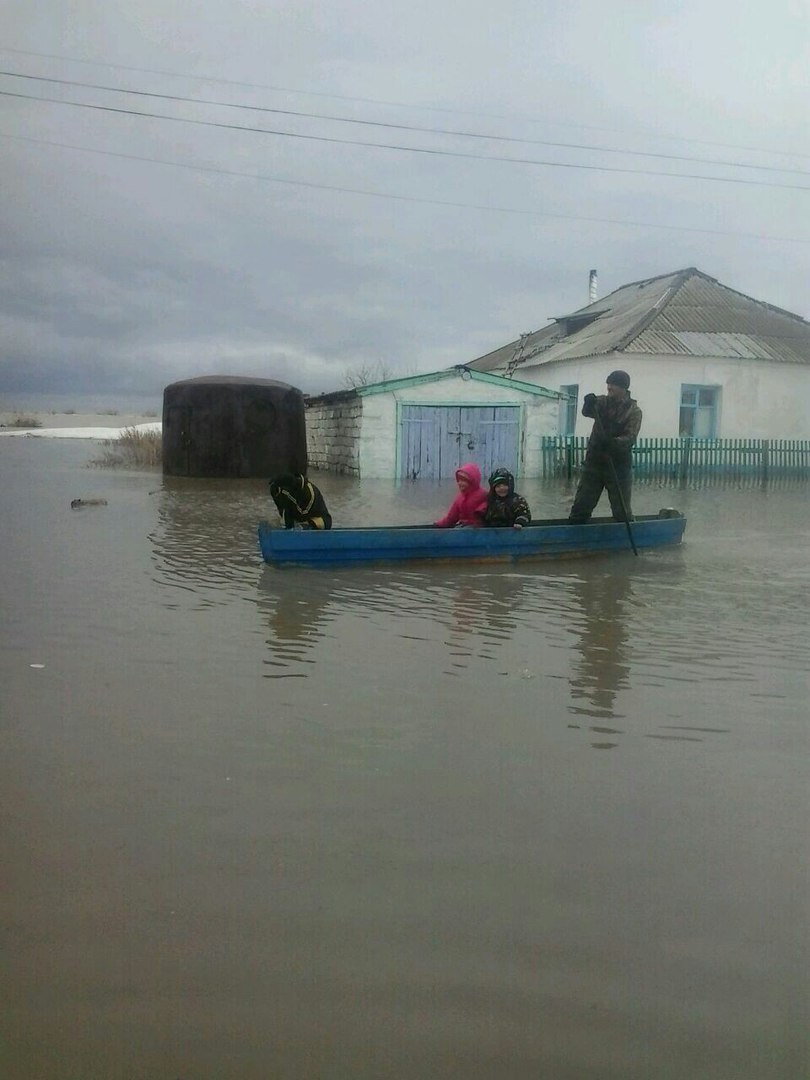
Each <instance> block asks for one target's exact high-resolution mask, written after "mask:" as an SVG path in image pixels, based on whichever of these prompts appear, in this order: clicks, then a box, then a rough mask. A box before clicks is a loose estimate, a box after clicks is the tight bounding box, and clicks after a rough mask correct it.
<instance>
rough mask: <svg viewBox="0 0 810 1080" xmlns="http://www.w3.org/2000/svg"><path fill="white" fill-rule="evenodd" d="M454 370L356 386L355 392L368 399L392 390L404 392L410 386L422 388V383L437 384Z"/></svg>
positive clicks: (452, 373)
mask: <svg viewBox="0 0 810 1080" xmlns="http://www.w3.org/2000/svg"><path fill="white" fill-rule="evenodd" d="M455 374H456V369H455V368H450V369H449V370H447V369H445V370H444V371H431V372H430V373H429V374H427V375H406V376H405V378H404V379H386V380H385V382H378V383H368V385H367V386H356V387H355V392H356V393H357V394H359V395H360V397H369V396H370V395H371V394H388V393H390V392H391V391H392V390H404V389H405V388H406V387H410V386H422V385H423V383H432V382H439V380H440V379H447V378H448V377H449V376H450V375H455Z"/></svg>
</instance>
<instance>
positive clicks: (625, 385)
mask: <svg viewBox="0 0 810 1080" xmlns="http://www.w3.org/2000/svg"><path fill="white" fill-rule="evenodd" d="M605 382H606V383H608V384H609V385H610V386H621V388H622V389H623V390H629V389H630V376H629V375H628V374H627V372H626V371H611V373H610V374H609V375H608V377H607V378H606V379H605Z"/></svg>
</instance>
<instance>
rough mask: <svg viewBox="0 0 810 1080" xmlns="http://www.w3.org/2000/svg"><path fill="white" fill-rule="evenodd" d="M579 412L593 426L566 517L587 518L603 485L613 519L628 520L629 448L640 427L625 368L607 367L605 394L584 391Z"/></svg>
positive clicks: (577, 521) (575, 520)
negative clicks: (589, 419)
mask: <svg viewBox="0 0 810 1080" xmlns="http://www.w3.org/2000/svg"><path fill="white" fill-rule="evenodd" d="M582 415H583V416H589V417H592V418H593V429H592V431H591V435H590V438H589V439H588V448H587V450H586V452H585V463H584V465H583V467H582V477H581V479H580V481H579V486H578V487H577V491H576V495H575V496H574V502H573V505H572V507H571V513H570V515H569V518H568V520H569V521H571V522H572V523H574V524H576V525H582V524H583V523H584V522H586V521H589V520H590V517H591V514H592V513H593V510H594V507H595V506H596V504H597V503H598V502H599V499H600V497H601V495H602V492H603V491H604V490H605V488H607V493H608V498H609V499H610V509H611V511H612V513H613V518H614V520H615V521H632V519H633V515H632V511H631V509H630V496H631V493H632V486H633V463H632V451H633V444H634V443H635V441H636V439H637V438H638V433H639V430H640V428H641V409H640V408H639V407H638V405H637V403H636V402H635V401H634V400H633V399H632V398H631V397H630V376H629V375H628V374H627V372H626V371H611V373H610V375H608V377H607V394H600V395H599V397H597V396H596V394H586V395H585V397H584V399H583V402H582Z"/></svg>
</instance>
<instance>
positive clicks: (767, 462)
mask: <svg viewBox="0 0 810 1080" xmlns="http://www.w3.org/2000/svg"><path fill="white" fill-rule="evenodd" d="M761 446H762V483H763V484H767V483H768V472H769V471H770V467H771V440H770V439H763V440H762V443H761Z"/></svg>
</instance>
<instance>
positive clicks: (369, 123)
mask: <svg viewBox="0 0 810 1080" xmlns="http://www.w3.org/2000/svg"><path fill="white" fill-rule="evenodd" d="M0 75H4V76H7V77H9V78H13V79H29V80H31V81H33V82H44V83H56V84H58V85H59V86H79V87H82V88H83V89H85V90H104V91H109V92H111V93H115V94H131V95H133V96H134V97H144V98H156V99H159V100H160V101H179V102H182V103H184V104H191V105H214V106H217V107H218V108H223V109H244V110H245V111H247V112H259V113H272V114H274V115H276V116H295V117H298V118H303V119H307V120H328V121H332V122H335V123H341V124H360V125H363V126H365V127H375V128H391V129H393V130H396V131H413V132H418V133H419V134H422V135H426V134H429V135H452V136H459V137H461V138H465V139H487V140H490V141H493V142H507V143H521V144H523V145H527V146H551V147H554V148H555V149H563V150H587V151H595V152H596V153H600V154H619V155H621V156H623V157H643V158H659V159H664V160H667V161H688V162H690V163H692V164H699V165H718V166H721V167H724V168H733V169H756V170H758V171H760V172H775V173H791V174H794V175H796V176H810V172H807V171H806V170H803V169H789V168H779V167H778V166H776V165H755V164H751V163H750V162H747V161H717V160H716V159H713V158H701V157H687V156H685V155H683V154H662V153H655V152H653V151H646V150H625V149H622V148H621V147H614V146H596V145H593V144H590V143H570V142H552V141H550V140H549V139H520V138H515V137H513V136H509V135H487V134H485V133H482V132H478V131H457V130H453V129H448V128H430V127H418V126H417V125H415V124H390V123H384V122H383V121H380V120H357V119H355V118H354V117H351V116H333V115H329V114H326V113H312V112H303V111H298V110H295V109H274V108H271V107H269V106H266V105H240V104H235V103H234V102H230V101H216V100H212V99H210V98H195V97H183V96H181V95H179V94H159V93H155V92H152V91H149V90H129V89H127V88H126V87H123V86H106V85H103V84H100V83H88V82H81V81H79V80H77V79H55V78H51V77H49V76H46V75H25V74H23V73H22V72H19V71H0Z"/></svg>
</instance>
